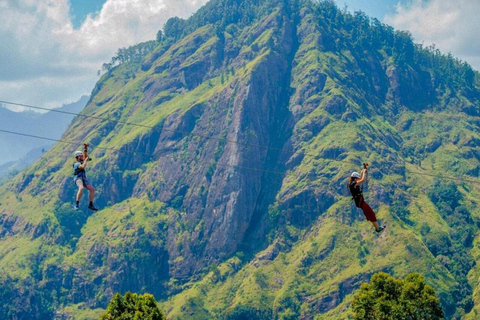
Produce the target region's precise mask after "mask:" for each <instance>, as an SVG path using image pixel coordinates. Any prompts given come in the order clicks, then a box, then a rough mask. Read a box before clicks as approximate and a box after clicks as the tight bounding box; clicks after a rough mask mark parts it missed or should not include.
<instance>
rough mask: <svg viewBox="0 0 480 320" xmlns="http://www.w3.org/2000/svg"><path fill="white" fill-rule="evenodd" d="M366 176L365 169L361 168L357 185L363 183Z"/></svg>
mask: <svg viewBox="0 0 480 320" xmlns="http://www.w3.org/2000/svg"><path fill="white" fill-rule="evenodd" d="M366 177H367V169H363V170H362V172H361V176H360V179H358V180H357V185H359V184H362V183H364V182H365V178H366Z"/></svg>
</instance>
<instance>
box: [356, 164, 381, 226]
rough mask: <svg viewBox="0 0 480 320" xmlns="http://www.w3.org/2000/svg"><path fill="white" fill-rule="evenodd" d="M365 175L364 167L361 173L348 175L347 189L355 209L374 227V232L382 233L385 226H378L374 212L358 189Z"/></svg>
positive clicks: (365, 169)
mask: <svg viewBox="0 0 480 320" xmlns="http://www.w3.org/2000/svg"><path fill="white" fill-rule="evenodd" d="M366 174H367V168H366V166H365V168H364V169H363V170H362V172H361V173H358V172H352V174H351V175H350V179H349V181H348V189H349V190H350V193H351V194H352V197H353V200H354V201H355V205H356V206H357V208H360V209H362V211H363V214H364V215H365V217H366V218H367V220H368V221H370V222H371V223H372V224H373V226H374V227H375V231H377V232H382V231H383V230H384V229H385V226H379V225H378V222H377V217H376V216H375V212H374V211H373V210H372V208H370V206H369V205H368V203H366V202H365V199H364V198H363V194H362V189H361V188H360V186H361V185H362V183H364V182H365V178H366Z"/></svg>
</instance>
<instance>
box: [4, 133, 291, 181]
mask: <svg viewBox="0 0 480 320" xmlns="http://www.w3.org/2000/svg"><path fill="white" fill-rule="evenodd" d="M0 132H3V133H9V134H14V135H19V136H24V137H30V138H36V139H42V140H48V141H55V142H60V143H67V144H72V145H80V144H81V143H79V142H73V141H66V140H60V139H52V138H46V137H41V136H37V135H33V134H26V133H21V132H15V131H9V130H3V129H0ZM95 148H97V149H103V150H111V151H126V150H122V149H119V148H107V147H99V146H95ZM126 152H128V151H126ZM128 153H130V154H141V155H146V156H150V157H155V156H156V153H146V152H139V151H131V152H128ZM170 158H173V157H171V156H170ZM174 160H175V159H174ZM215 165H216V166H221V167H230V168H239V169H244V170H251V171H261V172H266V173H274V174H280V175H285V174H286V173H287V171H275V170H265V169H258V168H250V167H244V166H238V165H231V164H226V163H215Z"/></svg>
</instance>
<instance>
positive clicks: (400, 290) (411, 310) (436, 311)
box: [352, 272, 444, 320]
mask: <svg viewBox="0 0 480 320" xmlns="http://www.w3.org/2000/svg"><path fill="white" fill-rule="evenodd" d="M352 310H353V312H354V314H355V319H358V320H368V319H372V320H381V319H385V320H386V319H392V320H393V319H412V320H416V319H418V320H421V319H432V320H433V319H442V318H443V317H444V314H443V311H442V309H441V307H440V304H439V299H438V298H437V297H436V295H435V291H434V290H433V288H432V287H430V286H429V285H427V284H426V283H425V278H424V277H423V276H422V275H420V274H416V273H412V274H409V275H408V276H407V277H406V278H405V280H402V279H396V278H393V277H391V276H390V275H388V274H386V273H383V272H380V273H377V274H375V275H373V276H372V279H371V281H370V283H369V284H362V286H361V287H360V289H359V290H358V292H357V293H356V294H355V297H354V298H353V303H352Z"/></svg>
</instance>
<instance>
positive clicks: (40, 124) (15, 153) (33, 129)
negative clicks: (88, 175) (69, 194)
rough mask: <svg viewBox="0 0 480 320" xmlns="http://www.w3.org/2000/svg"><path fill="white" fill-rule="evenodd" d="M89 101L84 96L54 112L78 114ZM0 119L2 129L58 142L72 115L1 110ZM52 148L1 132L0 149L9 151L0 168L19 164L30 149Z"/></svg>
mask: <svg viewBox="0 0 480 320" xmlns="http://www.w3.org/2000/svg"><path fill="white" fill-rule="evenodd" d="M88 98H89V97H88V96H83V97H81V98H80V99H79V100H78V101H77V102H74V103H70V104H65V105H63V106H62V107H60V108H56V109H55V110H57V111H60V112H70V113H78V112H80V111H81V110H82V109H83V108H84V107H85V105H86V104H87V102H88ZM0 117H1V119H2V126H1V128H0V129H2V130H7V131H15V132H21V133H24V134H30V135H38V136H42V137H47V138H51V139H59V138H60V137H61V135H62V134H63V132H64V131H65V130H66V129H67V127H68V125H69V124H70V123H71V122H72V120H73V116H72V115H69V114H62V113H59V112H46V113H38V112H33V111H23V112H14V111H11V110H9V109H6V108H0ZM52 145H53V142H45V140H39V139H32V138H28V137H22V136H18V135H12V134H7V133H1V134H0V146H1V147H2V149H3V150H8V152H7V153H5V154H4V156H3V157H2V159H1V160H0V165H4V164H6V163H7V162H12V161H13V162H14V161H18V160H20V159H21V158H22V157H25V156H26V155H27V153H28V152H30V151H31V150H33V149H42V148H44V149H48V148H50V147H51V146H52ZM38 158H39V157H36V158H35V160H36V159H38ZM32 163H33V161H31V162H28V161H27V165H30V164H32ZM27 165H20V167H18V168H19V169H20V170H21V169H23V168H25V167H26V166H27ZM0 175H2V176H3V173H0ZM0 177H1V176H0Z"/></svg>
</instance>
